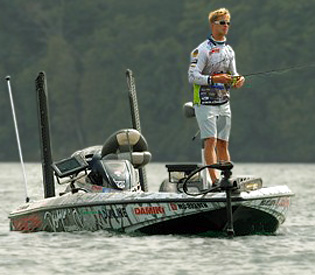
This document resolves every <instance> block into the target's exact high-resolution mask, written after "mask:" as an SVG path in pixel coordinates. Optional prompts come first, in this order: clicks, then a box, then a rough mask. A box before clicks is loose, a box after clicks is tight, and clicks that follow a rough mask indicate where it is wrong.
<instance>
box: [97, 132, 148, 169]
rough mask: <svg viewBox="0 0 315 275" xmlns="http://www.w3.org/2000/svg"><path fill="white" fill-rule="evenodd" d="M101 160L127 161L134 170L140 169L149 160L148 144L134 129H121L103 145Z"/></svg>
mask: <svg viewBox="0 0 315 275" xmlns="http://www.w3.org/2000/svg"><path fill="white" fill-rule="evenodd" d="M101 157H102V159H125V160H129V161H130V162H131V163H132V165H133V166H134V167H135V168H141V167H143V166H145V165H146V164H148V163H149V162H150V160H151V153H150V152H149V151H148V144H147V142H146V140H145V138H144V137H143V135H142V134H141V133H140V132H139V131H137V130H135V129H122V130H119V131H117V132H115V133H114V134H112V135H111V136H110V137H109V138H108V139H107V140H106V141H105V143H104V146H103V148H102V152H101Z"/></svg>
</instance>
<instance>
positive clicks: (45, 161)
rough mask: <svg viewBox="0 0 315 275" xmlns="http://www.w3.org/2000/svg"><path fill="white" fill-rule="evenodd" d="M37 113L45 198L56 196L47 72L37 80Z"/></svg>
mask: <svg viewBox="0 0 315 275" xmlns="http://www.w3.org/2000/svg"><path fill="white" fill-rule="evenodd" d="M35 87H36V98H37V113H38V124H39V140H40V145H41V161H42V171H43V185H44V197H45V198H49V197H54V196H55V183H54V175H53V171H52V168H51V164H52V157H51V143H50V127H49V111H48V89H47V82H46V75H45V72H40V73H39V74H38V76H37V78H36V80H35Z"/></svg>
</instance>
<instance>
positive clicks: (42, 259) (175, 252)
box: [0, 163, 315, 275]
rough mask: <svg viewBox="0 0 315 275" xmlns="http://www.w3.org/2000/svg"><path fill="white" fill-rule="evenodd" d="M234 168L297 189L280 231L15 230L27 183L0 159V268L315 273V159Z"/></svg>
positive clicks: (36, 183) (37, 184)
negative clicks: (228, 235)
mask: <svg viewBox="0 0 315 275" xmlns="http://www.w3.org/2000/svg"><path fill="white" fill-rule="evenodd" d="M26 171H27V178H28V182H29V194H30V197H31V199H39V198H41V197H42V186H41V167H40V165H39V164H27V165H26ZM147 174H148V180H149V188H150V191H157V190H158V188H159V184H160V183H161V181H162V180H163V179H164V178H165V177H166V176H167V175H166V170H165V168H164V165H163V164H159V163H153V164H150V165H148V167H147ZM233 174H234V175H237V174H241V175H244V174H251V175H257V176H260V177H262V178H263V180H264V184H265V185H266V186H274V185H280V184H281V185H282V184H286V185H288V186H289V188H290V189H291V190H292V191H293V192H294V193H295V194H296V195H295V197H294V198H293V201H292V204H291V208H290V211H289V215H288V218H287V220H286V222H285V223H284V224H283V225H282V226H281V227H280V229H279V230H278V232H277V234H276V235H274V236H246V237H236V238H234V239H224V238H202V237H196V236H188V237H187V236H186V237H182V236H173V235H167V236H134V235H133V236H132V235H124V234H123V235H121V234H113V233H109V232H79V233H46V232H39V233H30V234H26V233H19V232H10V231H9V220H8V218H7V216H8V214H9V212H10V211H11V210H13V209H15V208H16V207H17V206H18V205H19V204H21V203H23V200H24V189H23V183H22V173H21V168H20V166H19V164H16V163H2V164H0V179H1V181H0V183H1V188H0V198H1V206H0V274H1V275H2V274H181V275H182V274H240V275H241V274H301V275H302V274H303V275H304V274H306V275H308V274H315V264H314V261H315V217H314V213H315V206H314V204H315V199H314V197H315V165H313V164H236V166H235V168H234V171H233ZM58 188H59V189H60V186H58ZM60 190H62V188H61V189H60Z"/></svg>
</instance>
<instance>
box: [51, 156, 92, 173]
mask: <svg viewBox="0 0 315 275" xmlns="http://www.w3.org/2000/svg"><path fill="white" fill-rule="evenodd" d="M87 166H88V164H87V163H86V161H85V160H84V159H82V158H81V157H79V156H73V157H71V158H68V159H64V160H61V161H58V162H54V163H53V164H52V168H53V169H54V171H55V172H56V174H57V175H58V177H66V176H70V175H73V174H75V173H78V172H80V171H82V170H84V169H85V168H87Z"/></svg>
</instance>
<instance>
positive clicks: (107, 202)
mask: <svg viewBox="0 0 315 275" xmlns="http://www.w3.org/2000/svg"><path fill="white" fill-rule="evenodd" d="M290 196H291V193H290V190H289V189H288V188H267V189H265V190H259V191H257V192H256V191H253V192H251V193H250V194H249V193H245V192H244V194H243V193H242V194H241V195H239V196H238V198H239V199H240V200H237V201H233V202H232V206H233V207H237V206H239V205H242V206H245V207H248V208H253V209H257V210H260V211H264V212H265V213H268V214H270V215H272V216H273V217H275V218H276V219H277V220H278V221H279V222H280V223H282V222H284V220H285V216H286V213H287V210H288V207H289V205H290ZM224 198H225V194H224V193H214V194H209V195H207V196H200V197H198V198H192V197H189V196H187V195H185V194H171V193H158V194H157V193H123V192H122V193H112V194H110V193H96V194H84V193H77V194H73V195H71V194H70V195H64V196H60V197H55V198H49V199H45V200H41V201H38V202H32V203H28V204H27V207H25V204H24V205H23V206H22V207H20V208H19V209H18V210H16V211H14V212H12V213H11V214H10V216H9V218H10V220H11V229H12V230H18V231H40V230H44V231H79V230H88V231H96V230H116V231H117V230H118V231H122V232H134V231H136V230H138V229H141V228H143V227H146V226H149V225H152V224H155V223H159V222H163V221H168V220H172V219H177V218H181V217H184V216H188V215H194V214H198V213H203V212H208V211H209V212H210V211H213V210H217V209H222V208H224V207H225V202H224V200H222V199H224ZM212 199H213V200H212Z"/></svg>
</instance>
